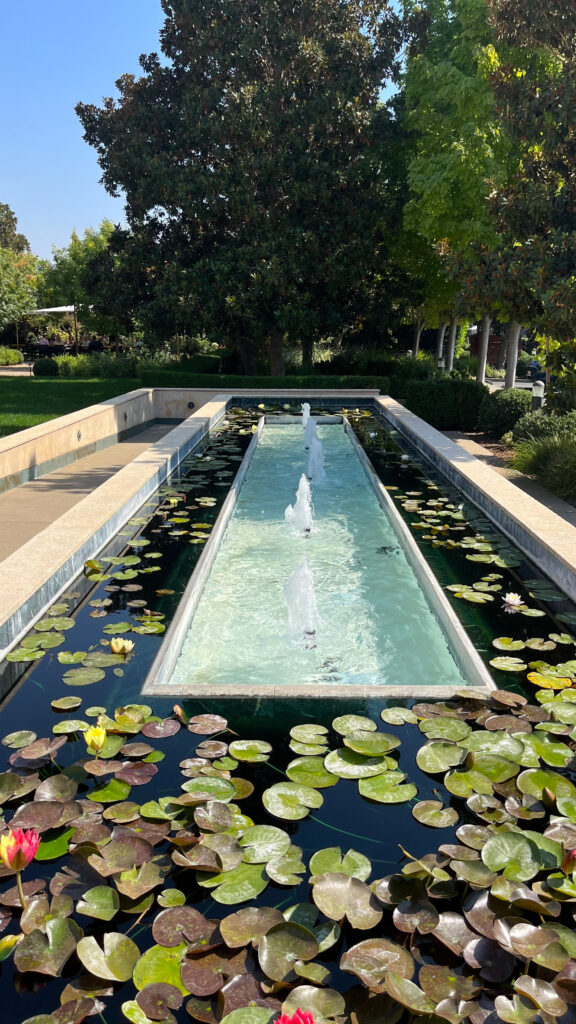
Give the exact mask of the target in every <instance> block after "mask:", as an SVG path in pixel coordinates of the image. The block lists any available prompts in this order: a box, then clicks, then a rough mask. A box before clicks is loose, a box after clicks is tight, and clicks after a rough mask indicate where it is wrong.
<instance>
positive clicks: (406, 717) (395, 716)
mask: <svg viewBox="0 0 576 1024" xmlns="http://www.w3.org/2000/svg"><path fill="white" fill-rule="evenodd" d="M380 718H381V719H382V721H383V722H386V724H387V725H404V724H407V723H409V724H411V725H415V724H416V722H417V721H418V719H417V717H416V715H415V714H414V712H413V711H411V710H410V708H402V707H398V708H384V710H383V711H381V712H380Z"/></svg>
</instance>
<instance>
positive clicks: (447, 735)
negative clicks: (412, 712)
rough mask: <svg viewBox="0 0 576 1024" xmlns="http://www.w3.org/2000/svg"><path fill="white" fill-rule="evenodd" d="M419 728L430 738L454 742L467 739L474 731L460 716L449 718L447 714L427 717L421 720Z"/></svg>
mask: <svg viewBox="0 0 576 1024" xmlns="http://www.w3.org/2000/svg"><path fill="white" fill-rule="evenodd" d="M418 728H419V729H420V732H422V733H424V735H425V736H427V737H428V739H429V740H450V741H451V742H453V743H457V742H458V741H459V740H463V739H465V738H466V736H468V735H469V734H470V732H471V731H472V730H471V728H470V726H469V725H468V724H467V723H466V722H462V721H460V719H459V718H448V717H447V716H445V715H434V717H433V718H425V719H424V720H423V721H422V722H420V724H419V726H418Z"/></svg>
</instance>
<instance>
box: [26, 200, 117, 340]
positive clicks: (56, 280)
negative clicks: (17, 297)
mask: <svg viewBox="0 0 576 1024" xmlns="http://www.w3.org/2000/svg"><path fill="white" fill-rule="evenodd" d="M113 230H114V225H113V224H112V223H111V221H108V220H103V221H102V223H101V224H100V227H99V228H98V230H95V229H94V228H87V229H86V231H85V232H84V235H83V236H82V238H80V236H79V235H78V234H77V233H76V231H73V232H72V237H71V239H70V242H69V244H68V245H67V246H64V247H63V248H62V249H55V250H54V252H53V256H52V262H51V263H46V264H45V265H44V267H43V269H42V272H41V274H40V277H39V281H38V301H39V303H40V305H41V306H42V307H43V308H44V307H51V306H76V308H77V309H78V310H79V311H80V313H81V317H82V323H83V325H84V326H86V327H88V328H91V329H92V330H96V331H98V332H99V333H102V334H110V333H114V330H115V326H116V325H115V322H114V319H113V317H111V316H110V315H109V314H108V315H104V316H102V315H101V314H99V313H98V312H93V311H91V309H90V306H91V305H92V295H89V294H88V293H87V290H86V282H85V279H84V278H85V274H86V268H87V267H88V265H89V264H90V262H91V260H93V259H95V258H96V257H97V256H98V255H99V254H101V253H103V252H105V251H106V250H107V248H108V241H109V239H110V236H111V234H112V232H113ZM100 298H101V300H102V301H103V302H104V303H106V296H105V295H104V294H103V295H101V296H100Z"/></svg>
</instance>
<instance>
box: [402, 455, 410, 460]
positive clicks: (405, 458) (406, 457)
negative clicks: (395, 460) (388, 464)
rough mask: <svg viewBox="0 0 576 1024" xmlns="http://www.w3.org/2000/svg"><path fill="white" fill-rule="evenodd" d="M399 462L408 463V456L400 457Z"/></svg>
mask: <svg viewBox="0 0 576 1024" xmlns="http://www.w3.org/2000/svg"><path fill="white" fill-rule="evenodd" d="M400 461H401V462H410V456H409V455H401V456H400Z"/></svg>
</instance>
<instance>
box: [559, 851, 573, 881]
mask: <svg viewBox="0 0 576 1024" xmlns="http://www.w3.org/2000/svg"><path fill="white" fill-rule="evenodd" d="M561 867H562V871H563V872H564V874H565V875H571V874H572V872H573V871H574V868H576V850H566V853H565V854H564V856H563V857H562V864H561Z"/></svg>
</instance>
